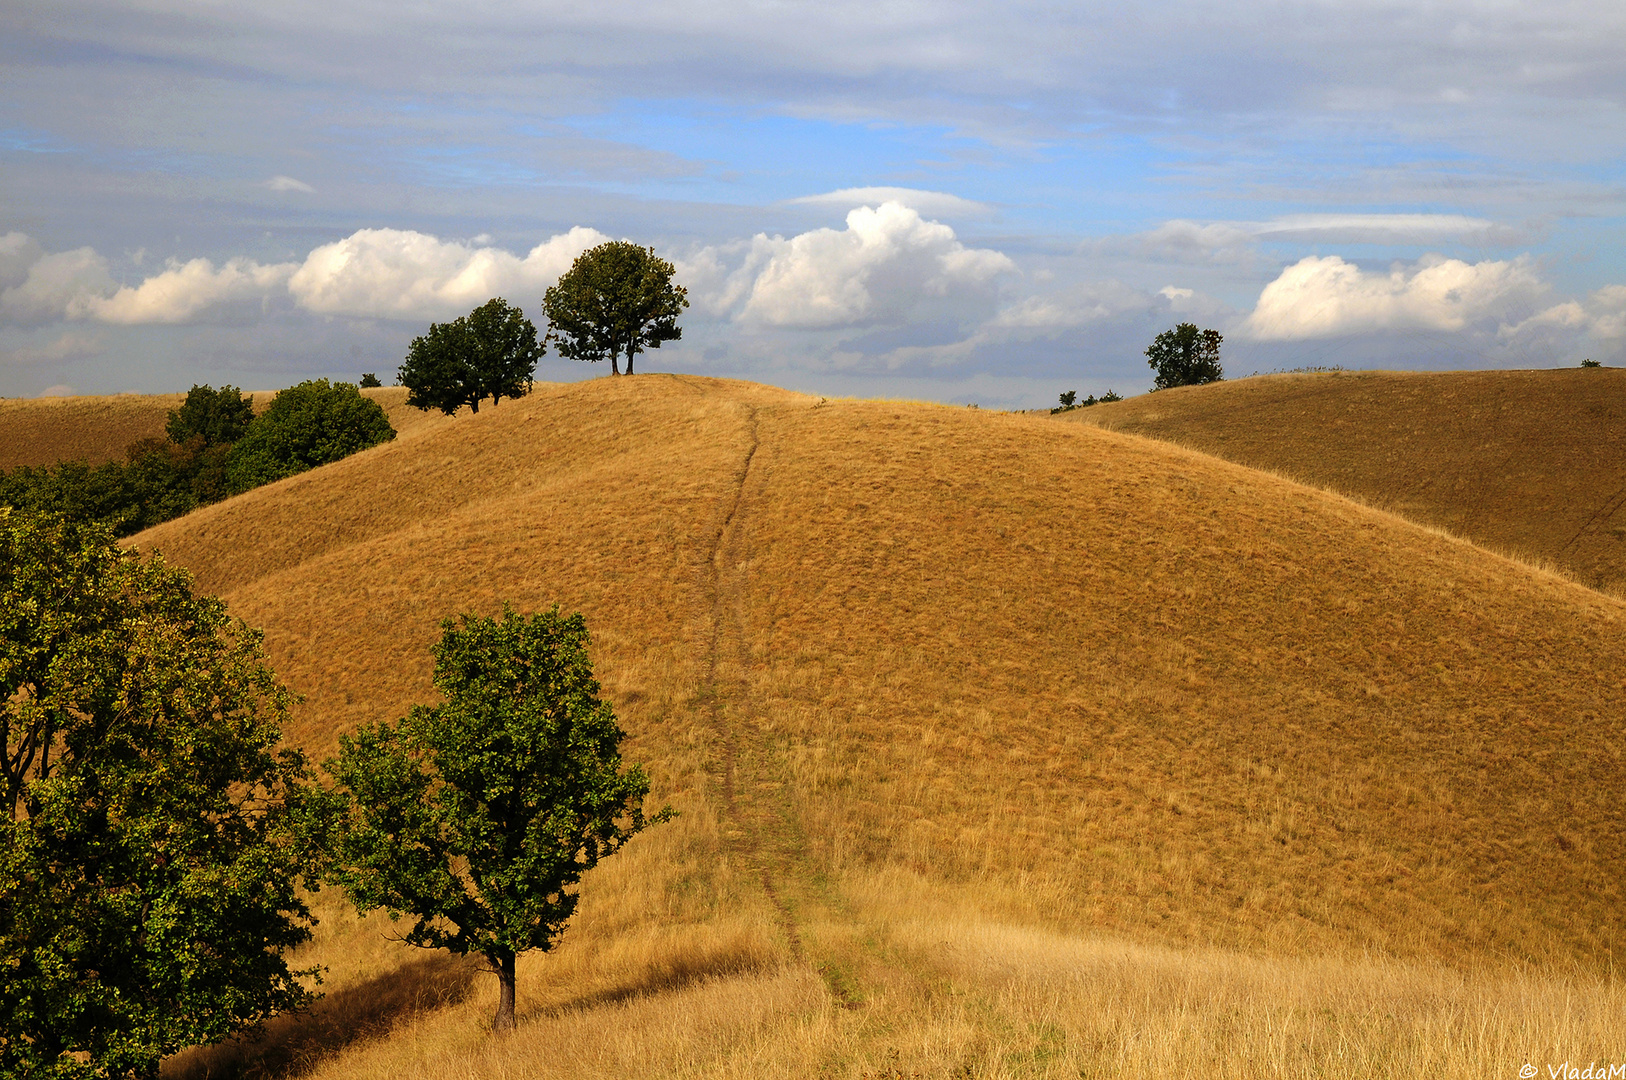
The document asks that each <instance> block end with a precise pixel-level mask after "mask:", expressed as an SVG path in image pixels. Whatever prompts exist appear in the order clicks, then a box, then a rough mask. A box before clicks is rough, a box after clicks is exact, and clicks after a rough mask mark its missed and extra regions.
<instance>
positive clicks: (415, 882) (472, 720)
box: [326, 607, 670, 1031]
mask: <svg viewBox="0 0 1626 1080" xmlns="http://www.w3.org/2000/svg"><path fill="white" fill-rule="evenodd" d="M441 631H442V634H441V639H440V642H439V643H438V644H436V645H435V646H434V654H435V675H434V684H435V688H436V689H437V690H439V691H440V693H441V695H442V696H443V698H444V701H443V703H442V704H439V705H435V706H428V707H426V706H422V705H418V706H414V707H413V708H412V710H411V711H410V712H409V713H408V714H407V716H406V717H405V718H404V719H402V720H401V721H399V722H398V723H394V724H391V723H379V724H377V725H376V726H373V727H369V728H363V729H361V730H360V731H358V732H356V733H355V734H354V735H352V736H344V737H341V738H340V740H339V746H340V751H339V756H338V757H337V758H335V759H333V760H331V761H329V762H328V763H327V765H326V768H327V769H328V771H329V772H330V773H332V775H333V776H334V777H335V778H336V779H337V780H338V782H339V788H338V795H337V797H338V799H339V800H340V807H339V810H340V819H339V821H338V822H337V823H336V825H337V833H336V838H335V840H334V844H333V846H334V848H335V866H336V869H334V870H333V871H332V875H331V876H332V880H333V881H334V882H335V883H337V884H340V885H343V886H344V887H345V889H346V890H347V891H348V892H349V895H350V898H351V900H352V901H353V902H354V903H355V904H356V907H357V908H358V909H359V910H361V911H370V910H372V909H374V908H380V907H382V908H385V909H386V910H388V911H389V912H390V913H391V915H392V916H399V915H400V914H401V913H406V914H410V915H412V916H413V917H414V918H415V920H416V921H415V923H414V925H413V927H412V929H411V930H410V931H408V932H407V934H406V940H407V941H409V942H411V943H412V944H414V945H417V946H420V947H422V948H430V949H449V950H451V951H452V952H454V953H457V954H459V955H465V954H467V953H470V952H474V953H478V954H480V955H482V956H484V957H485V959H486V961H487V962H488V963H489V964H490V965H491V969H492V971H494V972H495V973H496V975H497V978H498V982H499V984H500V990H501V992H500V997H499V1000H498V1005H497V1014H496V1018H495V1020H494V1022H493V1028H494V1030H497V1031H505V1030H508V1029H511V1028H512V1027H513V1026H514V964H515V958H516V956H517V955H518V954H519V953H521V952H525V951H527V950H531V949H541V950H542V951H544V952H545V951H547V950H549V949H551V948H552V947H553V943H554V941H555V939H557V938H558V937H559V935H560V934H562V933H563V932H564V928H565V924H566V923H567V922H568V921H569V919H570V916H571V915H572V914H573V913H574V912H575V910H576V893H575V892H574V891H573V890H574V886H575V885H576V883H577V882H578V881H579V880H580V879H581V876H582V874H583V873H585V872H586V871H588V870H590V869H592V868H593V867H594V866H595V865H597V863H598V861H599V860H600V859H602V858H604V857H605V856H607V855H610V854H612V853H613V852H615V851H616V850H618V849H619V848H620V847H621V846H622V845H623V844H625V843H626V842H627V841H628V840H629V839H631V838H632V836H633V835H634V834H636V833H637V832H639V831H640V830H641V829H643V828H644V827H645V825H647V824H652V823H654V822H658V821H662V820H665V819H666V818H667V817H668V816H670V811H669V810H663V811H661V812H660V813H659V814H657V815H655V816H654V817H653V818H649V819H646V818H645V817H644V812H643V800H644V796H645V795H647V794H648V793H649V781H648V780H647V779H646V778H645V776H644V772H643V770H642V769H641V768H639V767H638V766H637V765H633V766H631V767H630V768H627V769H625V770H623V769H622V768H621V753H620V744H621V738H622V732H621V728H620V727H619V726H618V725H617V724H616V719H615V712H614V711H613V710H612V709H611V707H610V705H609V703H608V702H605V701H601V700H600V699H599V696H598V691H599V686H598V682H597V681H596V680H595V679H594V678H593V667H592V663H591V661H590V660H589V659H588V656H587V644H588V637H587V626H586V623H585V622H584V621H583V619H582V617H581V615H580V614H575V615H569V616H561V615H560V614H559V609H558V608H557V607H555V608H553V609H552V610H551V611H547V612H543V613H542V614H540V615H533V616H530V617H526V616H523V615H518V614H516V613H515V612H514V611H513V609H511V608H506V609H505V610H504V612H503V615H502V618H501V619H490V618H484V617H481V616H476V615H467V614H466V615H463V616H461V617H460V618H459V619H458V621H457V622H455V623H454V622H453V621H452V620H451V619H446V620H443V621H442V622H441Z"/></svg>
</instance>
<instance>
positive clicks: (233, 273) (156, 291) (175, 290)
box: [68, 258, 298, 326]
mask: <svg viewBox="0 0 1626 1080" xmlns="http://www.w3.org/2000/svg"><path fill="white" fill-rule="evenodd" d="M297 266H298V264H297V263H274V264H272V265H269V266H266V265H261V264H260V263H257V262H254V261H253V260H252V259H240V258H239V259H228V260H227V261H226V262H225V263H224V264H223V265H222V266H220V267H216V266H215V265H214V263H212V262H210V261H209V260H208V259H192V260H190V261H188V262H184V263H183V262H179V261H177V260H171V261H170V262H169V264H168V265H167V266H166V267H165V268H164V270H163V271H162V272H161V273H158V274H155V275H153V276H152V277H149V278H147V279H146V280H145V281H143V282H142V283H141V284H140V285H136V286H133V287H132V286H129V285H125V286H122V287H121V288H119V289H118V290H117V291H116V292H114V293H113V295H111V296H97V295H95V294H93V293H87V294H85V295H82V296H80V297H79V298H78V299H76V300H75V301H73V302H71V303H70V304H69V305H68V314H69V315H84V316H87V317H89V318H92V319H96V320H97V321H98V322H106V323H117V324H120V325H124V326H136V325H145V324H151V323H171V324H173V323H189V322H194V321H196V320H197V319H198V317H199V316H200V315H201V314H203V313H204V312H205V311H207V310H209V309H211V308H216V307H219V306H220V305H223V304H232V303H239V302H242V301H259V302H260V303H262V304H263V303H265V302H266V301H269V300H270V299H271V298H272V297H273V296H275V295H277V294H278V293H281V292H283V291H284V290H285V289H286V287H287V282H288V278H289V276H290V275H292V274H293V272H294V269H295V268H296V267H297Z"/></svg>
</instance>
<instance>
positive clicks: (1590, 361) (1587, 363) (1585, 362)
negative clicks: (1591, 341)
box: [1581, 357, 1603, 367]
mask: <svg viewBox="0 0 1626 1080" xmlns="http://www.w3.org/2000/svg"><path fill="white" fill-rule="evenodd" d="M1581 366H1582V367H1603V365H1602V364H1601V363H1599V362H1598V361H1596V360H1593V359H1592V358H1590V357H1588V358H1587V359H1585V360H1582V361H1581Z"/></svg>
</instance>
